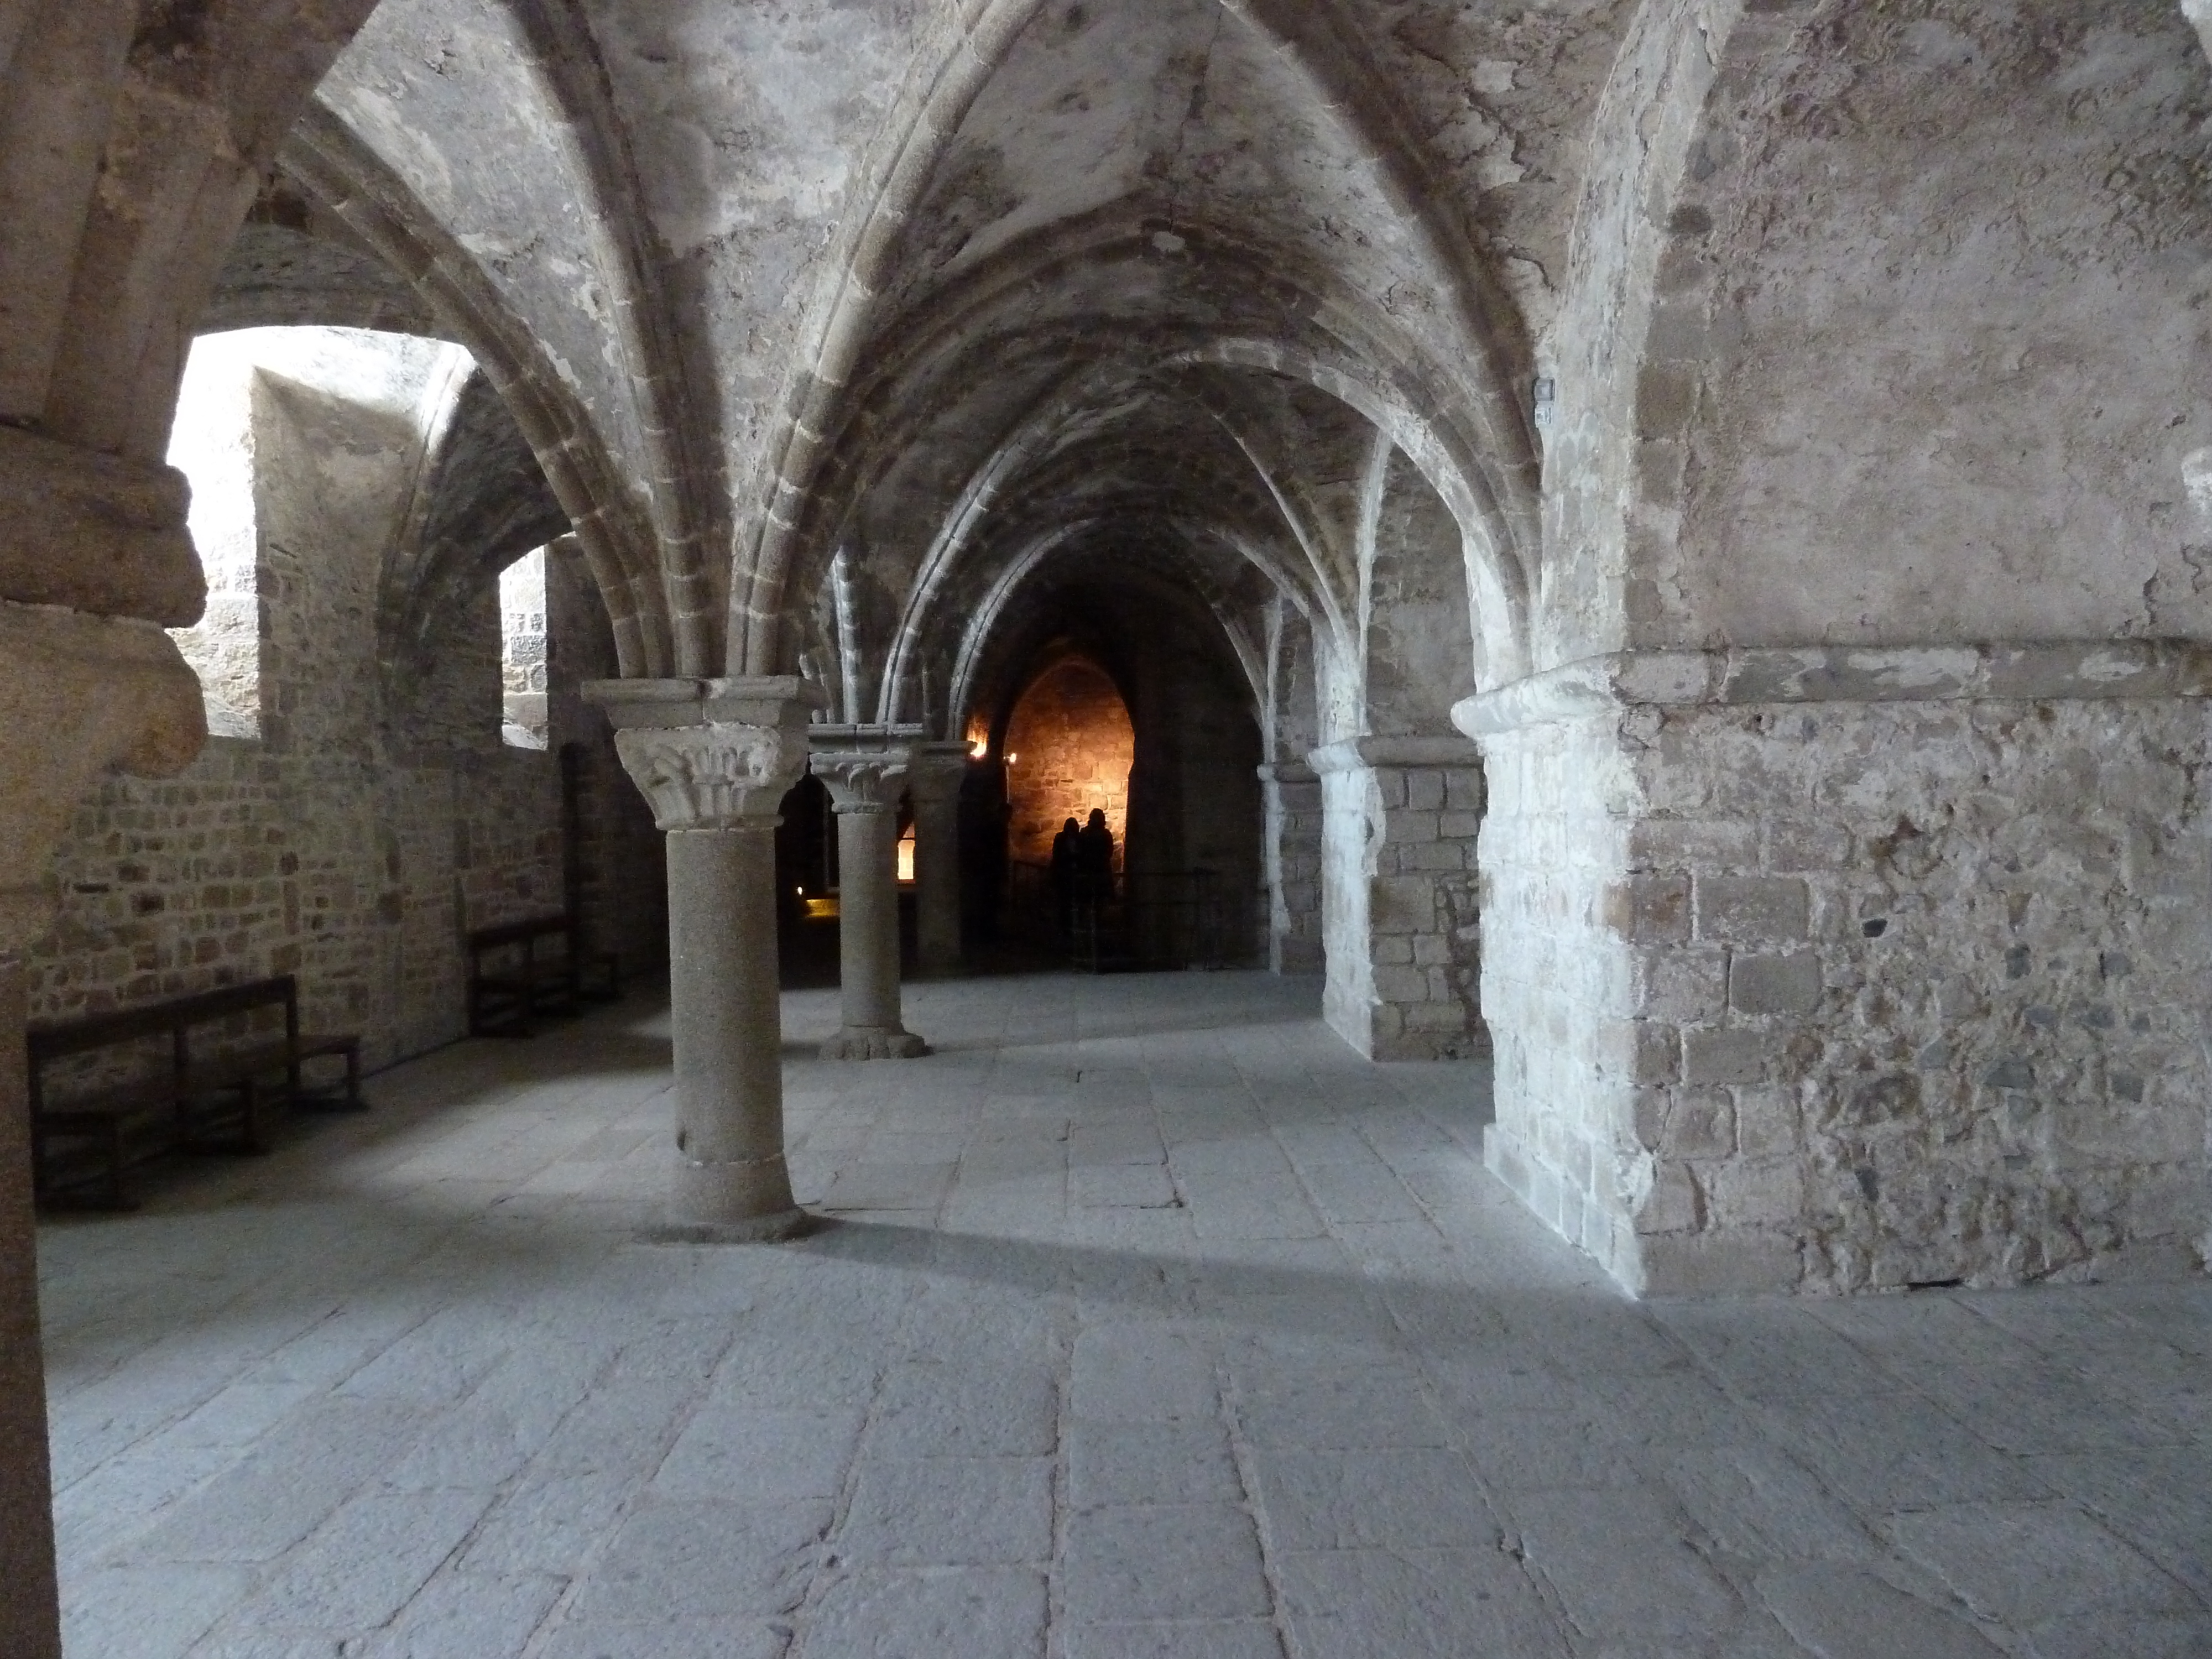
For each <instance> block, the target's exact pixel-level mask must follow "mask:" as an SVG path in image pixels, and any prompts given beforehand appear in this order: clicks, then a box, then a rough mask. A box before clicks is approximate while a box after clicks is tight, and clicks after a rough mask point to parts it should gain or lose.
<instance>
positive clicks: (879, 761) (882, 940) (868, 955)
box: [810, 726, 929, 1060]
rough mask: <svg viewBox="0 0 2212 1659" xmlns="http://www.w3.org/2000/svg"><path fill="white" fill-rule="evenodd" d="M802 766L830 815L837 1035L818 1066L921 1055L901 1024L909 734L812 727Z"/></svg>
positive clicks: (922, 1045)
mask: <svg viewBox="0 0 2212 1659" xmlns="http://www.w3.org/2000/svg"><path fill="white" fill-rule="evenodd" d="M920 735H921V733H920V730H919V728H915V727H903V728H902V727H884V726H875V727H863V726H817V727H816V728H815V729H814V731H813V732H812V733H811V738H812V740H813V743H814V745H815V749H814V754H813V757H812V759H811V763H810V764H811V766H812V768H813V771H814V775H815V776H816V777H817V778H819V779H821V780H822V781H823V783H824V784H825V785H827V786H828V787H829V799H830V801H831V803H832V805H835V806H836V811H837V937H838V972H839V975H840V983H841V984H842V987H843V991H844V1025H843V1027H842V1029H841V1030H839V1031H838V1033H837V1035H836V1036H833V1037H831V1038H830V1039H829V1042H825V1043H823V1045H822V1057H823V1059H824V1060H912V1059H914V1058H915V1057H916V1056H918V1055H921V1054H927V1053H928V1052H929V1045H928V1044H927V1043H926V1042H923V1041H922V1040H921V1038H920V1037H918V1036H915V1035H914V1034H913V1033H912V1032H911V1031H908V1030H907V1029H906V1027H905V1026H904V1025H903V1024H901V1023H900V1019H899V915H898V866H897V863H896V860H897V857H898V853H897V845H896V843H897V838H898V835H897V832H898V803H899V796H900V795H901V793H903V791H904V789H905V787H906V777H907V768H908V763H909V762H910V760H911V757H912V747H913V743H914V739H915V738H916V737H919V736H920Z"/></svg>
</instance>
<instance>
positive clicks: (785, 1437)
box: [40, 974, 2212, 1659]
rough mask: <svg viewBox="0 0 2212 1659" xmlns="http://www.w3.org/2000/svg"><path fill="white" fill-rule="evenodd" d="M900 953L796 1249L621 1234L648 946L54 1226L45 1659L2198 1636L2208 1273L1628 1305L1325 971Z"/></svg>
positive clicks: (1398, 1651)
mask: <svg viewBox="0 0 2212 1659" xmlns="http://www.w3.org/2000/svg"><path fill="white" fill-rule="evenodd" d="M908 1009H909V1011H910V1012H911V1013H912V1016H913V1018H914V1019H915V1024H916V1027H917V1029H921V1030H927V1032H928V1033H929V1034H930V1036H931V1037H932V1039H933V1042H937V1043H938V1044H939V1053H938V1054H936V1055H934V1056H933V1057H931V1058H928V1059H924V1060H915V1061H913V1062H910V1063H908V1064H905V1065H902V1066H825V1065H823V1064H821V1063H820V1062H818V1061H817V1060H814V1059H812V1058H811V1047H810V1046H809V1045H811V1044H813V1043H817V1042H820V1040H821V1039H822V1038H823V1037H825V1036H828V1035H829V1033H830V1031H832V1030H834V1029H835V1028H836V1018H837V1008H836V996H835V994H834V993H812V992H809V993H796V994H792V995H790V996H788V997H787V999H786V1001H785V1018H786V1033H787V1037H788V1038H789V1039H790V1041H791V1042H792V1045H793V1047H792V1049H791V1054H792V1058H791V1059H790V1060H789V1062H788V1064H787V1076H786V1085H787V1110H788V1115H789V1122H790V1127H791V1131H792V1135H793V1179H794V1183H795V1184H796V1185H797V1186H798V1188H799V1190H800V1191H801V1192H802V1193H805V1194H811V1195H812V1196H813V1197H815V1198H816V1199H817V1200H819V1199H821V1198H822V1197H823V1196H824V1195H828V1196H829V1198H830V1201H832V1202H833V1203H836V1202H852V1203H854V1204H858V1205H861V1206H863V1207H859V1208H855V1209H852V1210H849V1211H848V1212H844V1213H843V1214H842V1215H841V1216H840V1217H838V1218H836V1219H835V1220H834V1221H831V1222H829V1223H828V1224H827V1225H823V1227H821V1228H820V1229H819V1230H818V1231H816V1232H814V1233H813V1234H812V1235H811V1236H810V1237H806V1238H804V1239H801V1240H798V1241H794V1242H792V1243H785V1244H780V1245H752V1246H742V1247H724V1248H702V1247H698V1246H693V1245H669V1244H664V1243H649V1242H645V1240H644V1238H643V1237H642V1235H643V1232H644V1230H645V1229H646V1227H647V1225H648V1224H649V1223H650V1222H651V1221H652V1220H653V1218H654V1217H655V1215H656V1214H657V1212H658V1206H659V1195H660V1193H661V1190H662V1187H663V1184H664V1182H665V1178H666V1163H665V1160H666V1158H667V1155H668V1154H667V1148H666V1114H667V1111H668V1109H669V1103H668V1100H667V1097H666V1090H667V1086H668V1076H667V1036H666V1020H665V1013H664V1012H661V1011H659V1009H657V1008H655V1007H654V1006H653V1005H652V1004H651V1003H650V1002H649V1001H646V1000H639V1001H636V1002H634V1003H632V1004H630V1005H628V1006H620V1007H616V1008H611V1009H607V1010H604V1011H601V1012H595V1013H593V1014H592V1015H590V1016H588V1017H587V1018H584V1019H582V1020H579V1021H576V1022H573V1023H569V1024H562V1025H558V1026H549V1027H547V1028H546V1029H545V1030H544V1032H543V1033H542V1034H541V1035H540V1036H538V1038H536V1039H535V1040H533V1041H532V1042H526V1043H466V1044H461V1045H459V1046H457V1047H455V1048H451V1049H447V1050H445V1051H441V1053H440V1054H435V1055H432V1056H430V1057H428V1058H426V1059H424V1060H420V1061H417V1062H415V1063H413V1064H411V1065H409V1066H404V1067H402V1068H399V1069H398V1070H396V1071H393V1072H390V1073H386V1074H384V1075H383V1076H381V1077H380V1078H379V1079H376V1080H375V1082H374V1085H373V1089H374V1098H375V1100H376V1107H375V1109H374V1110H372V1111H370V1112H368V1113H365V1114H362V1115H358V1116H352V1117H345V1118H322V1119H317V1120H314V1121H303V1122H301V1123H300V1124H298V1125H296V1126H295V1127H293V1128H292V1129H291V1130H289V1132H288V1138H287V1139H286V1141H285V1143H284V1144H283V1146H280V1147H279V1148H278V1150H277V1151H276V1152H274V1153H273V1154H272V1155H271V1156H270V1157H268V1158H264V1159H258V1160H254V1161H252V1163H250V1164H248V1163H244V1162H240V1163H231V1162H228V1161H222V1160H216V1161H210V1162H209V1163H206V1164H196V1165H194V1166H193V1167H192V1168H191V1170H187V1171H186V1172H185V1173H184V1174H182V1175H181V1176H178V1177H177V1178H176V1180H175V1182H173V1184H171V1185H167V1186H165V1187H161V1188H157V1189H156V1190H155V1192H154V1194H152V1196H151V1201H149V1204H148V1205H147V1206H146V1207H145V1208H144V1209H143V1210H141V1211H140V1212H137V1213H135V1214H132V1215H128V1216H122V1217H115V1218H97V1219H94V1218H66V1219H57V1220H55V1221H54V1222H52V1223H51V1224H50V1225H47V1226H46V1228H45V1229H44V1230H43V1232H42V1237H41V1241H40V1243H41V1249H40V1265H41V1273H42V1289H43V1295H44V1306H45V1314H46V1335H47V1355H48V1374H49V1382H50V1402H51V1413H52V1429H53V1437H54V1443H55V1447H56V1451H57V1468H58V1472H59V1478H60V1480H61V1485H62V1489H61V1492H60V1495H59V1498H58V1503H57V1514H58V1519H59V1521H60V1522H61V1539H62V1551H63V1561H62V1565H63V1585H64V1595H65V1596H66V1597H67V1598H68V1617H69V1619H70V1632H71V1635H70V1649H69V1654H68V1659H172V1656H176V1655H179V1654H185V1653H189V1654H190V1655H191V1656H192V1659H308V1656H313V1659H331V1656H332V1655H333V1654H334V1653H336V1652H337V1644H339V1643H340V1642H342V1641H343V1642H345V1643H348V1644H351V1645H349V1648H348V1649H347V1651H349V1652H359V1653H361V1654H362V1655H364V1656H366V1659H395V1656H404V1655H419V1656H422V1659H428V1656H432V1655H444V1654H447V1653H453V1654H457V1655H458V1654H464V1653H465V1654H467V1655H468V1656H469V1659H642V1656H652V1659H704V1656H708V1655H711V1656H714V1659H847V1656H856V1655H879V1654H880V1655H893V1654H896V1655H901V1656H908V1655H911V1656H914V1659H937V1656H939V1655H946V1654H956V1653H957V1654H958V1655H960V1656H962V1659H968V1656H969V1655H983V1656H993V1655H997V1654H1000V1653H1005V1654H1009V1655H1014V1654H1018V1655H1023V1656H1028V1655H1033V1654H1036V1655H1045V1656H1048V1659H1363V1656H1368V1655H1373V1656H1376V1659H1384V1656H1387V1659H1431V1656H1436V1659H1443V1656H1451V1659H1461V1656H1476V1659H1481V1656H1488V1655H1499V1656H1506V1655H1510V1656H1512V1659H1659V1656H1661V1655H1665V1656H1667V1659H1686V1656H1695V1659H1807V1656H1808V1655H1811V1656H1822V1659H1857V1656H1874V1655H1879V1656H1881V1659H1967V1656H1973V1655H1980V1656H1984V1659H1986V1656H1987V1655H1989V1654H1991V1653H1995V1652H2000V1651H2002V1652H2007V1653H2009V1654H2011V1655H2012V1656H2014V1659H2075V1656H2079V1655H2083V1654H2088V1653H2099V1654H2106V1653H2109V1654H2113V1655H2124V1656H2128V1659H2167V1656H2169V1655H2175V1654H2182V1653H2188V1654H2191V1655H2194V1654H2196V1653H2198V1652H2203V1651H2212V1644H2208V1643H2206V1642H2205V1641H2204V1640H2203V1632H2204V1629H2205V1626H2206V1620H2207V1619H2208V1617H2212V1608H2208V1598H2209V1597H2212V1565H2207V1564H2212V1499H2208V1498H2206V1497H2205V1493H2206V1492H2212V1413H2208V1412H2207V1411H2206V1409H2205V1408H2204V1407H2203V1400H2204V1399H2205V1398H2207V1397H2212V1390H2208V1389H2207V1386H2206V1385H2205V1384H2204V1383H2203V1379H2202V1371H2203V1364H2204V1363H2205V1361H2207V1360H2208V1359H2212V1292H2208V1291H2206V1289H2205V1287H2204V1286H2203V1285H2175V1286H2160V1285H2128V1286H2100V1287H2066V1288H2063V1289H2062V1288H2053V1289H2051V1290H2047V1291H2023V1292H2017V1293H2013V1294H2008V1295H1985V1294H1981V1293H1964V1292H1943V1291H1931V1292H1923V1293H1921V1294H1919V1295H1916V1296H1914V1297H1899V1298H1893V1299H1882V1300H1880V1301H1878V1302H1869V1303H1864V1304H1819V1305H1817V1306H1815V1305H1812V1304H1796V1303H1779V1302H1762V1301H1758V1300H1751V1301H1742V1302H1735V1303H1712V1304H1698V1305H1695V1306H1688V1305H1666V1306H1659V1307H1638V1306H1634V1305H1632V1304H1627V1303H1625V1302H1624V1301H1623V1300H1622V1299H1621V1298H1620V1296H1619V1294H1618V1293H1617V1292H1616V1291H1614V1290H1613V1288H1612V1287H1611V1286H1609V1285H1607V1283H1605V1282H1604V1279H1603V1276H1602V1274H1601V1273H1599V1272H1598V1271H1597V1270H1596V1269H1595V1267H1594V1266H1593V1265H1592V1264H1591V1263H1590V1262H1589V1261H1588V1260H1587V1259H1586V1258H1584V1257H1582V1256H1579V1255H1576V1254H1575V1253H1574V1252H1573V1251H1571V1250H1570V1249H1567V1248H1566V1247H1565V1245H1563V1244H1561V1243H1559V1241H1558V1240H1557V1239H1555V1238H1553V1237H1551V1236H1550V1235H1549V1234H1547V1232H1546V1231H1544V1230H1543V1228H1542V1227H1541V1224H1539V1223H1537V1222H1536V1221H1535V1220H1534V1218H1532V1217H1530V1216H1528V1214H1527V1213H1526V1212H1523V1211H1522V1210H1521V1209H1520V1208H1519V1207H1518V1206H1517V1205H1516V1202H1515V1201H1514V1200H1512V1199H1511V1198H1510V1195H1508V1194H1505V1193H1504V1191H1503V1189H1502V1188H1499V1187H1498V1183H1497V1182H1495V1181H1493V1180H1492V1178H1491V1177H1490V1176H1488V1175H1487V1174H1486V1172H1485V1171H1484V1170H1483V1169H1482V1167H1481V1164H1480V1150H1479V1149H1480V1132H1481V1128H1482V1125H1483V1121H1484V1119H1485V1116H1486V1109H1485V1108H1486V1091H1487V1086H1488V1071H1487V1068H1486V1066H1482V1065H1480V1064H1474V1063H1470V1064H1468V1065H1464V1066H1369V1065H1368V1064H1366V1063H1365V1062H1364V1061H1361V1060H1358V1058H1357V1056H1355V1055H1353V1054H1352V1053H1351V1052H1350V1051H1349V1050H1348V1049H1346V1048H1345V1047H1344V1046H1343V1044H1342V1043H1341V1042H1339V1041H1338V1040H1337V1039H1336V1038H1335V1037H1334V1036H1332V1035H1331V1034H1330V1033H1329V1032H1328V1030H1326V1029H1325V1028H1324V1027H1323V1026H1322V1024H1320V1022H1319V1021H1318V1019H1317V1018H1315V1015H1314V1007H1313V991H1312V988H1311V987H1310V986H1307V985H1301V984H1297V983H1285V982H1282V981H1273V980H1270V979H1268V978H1267V977H1266V976H1264V975H1248V974H1219V975H1158V976H1149V975H1121V976H1115V977H1112V978H1105V979H1090V978H1085V977H1079V976H1045V977H1040V978H1030V979H1024V980H1020V981H994V980H987V979H983V980H973V981H951V982H940V983H933V984H929V985H920V986H914V987H908ZM1179 1178H1181V1179H1187V1181H1188V1193H1187V1194H1186V1193H1185V1192H1184V1191H1182V1189H1181V1188H1174V1187H1172V1186H1171V1187H1170V1188H1168V1190H1169V1191H1170V1194H1171V1195H1172V1197H1173V1198H1174V1199H1175V1200H1177V1202H1176V1203H1172V1204H1170V1205H1168V1206H1164V1207H1151V1206H1150V1203H1151V1200H1155V1199H1157V1198H1158V1197H1159V1195H1160V1194H1161V1193H1162V1190H1163V1187H1162V1183H1163V1182H1171V1181H1173V1180H1176V1179H1179ZM841 1192H842V1198H840V1197H839V1196H838V1194H840V1193H841ZM1096 1200H1109V1201H1107V1202H1103V1203H1101V1202H1097V1201H1096ZM1127 1200H1144V1201H1142V1202H1137V1203H1131V1202H1128V1201H1127ZM1183 1201H1187V1202H1188V1205H1189V1206H1190V1207H1187V1208H1186V1207H1182V1206H1181V1204H1182V1202H1183ZM886 1206H887V1207H886Z"/></svg>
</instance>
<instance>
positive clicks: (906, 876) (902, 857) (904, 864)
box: [898, 829, 914, 881]
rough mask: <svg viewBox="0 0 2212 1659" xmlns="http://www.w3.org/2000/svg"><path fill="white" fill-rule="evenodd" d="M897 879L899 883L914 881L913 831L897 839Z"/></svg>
mask: <svg viewBox="0 0 2212 1659" xmlns="http://www.w3.org/2000/svg"><path fill="white" fill-rule="evenodd" d="M898 878H899V879H900V880H901V881H912V880H913V879H914V831H913V830H911V829H909V830H908V831H907V832H906V834H904V835H903V836H900V837H899V844H898Z"/></svg>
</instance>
